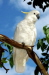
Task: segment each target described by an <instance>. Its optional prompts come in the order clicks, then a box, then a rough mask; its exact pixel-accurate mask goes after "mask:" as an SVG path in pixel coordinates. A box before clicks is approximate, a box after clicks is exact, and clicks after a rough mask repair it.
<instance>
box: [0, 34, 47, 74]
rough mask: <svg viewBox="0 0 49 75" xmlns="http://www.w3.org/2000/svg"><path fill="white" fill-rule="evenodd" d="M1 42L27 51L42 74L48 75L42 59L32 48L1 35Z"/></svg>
mask: <svg viewBox="0 0 49 75" xmlns="http://www.w3.org/2000/svg"><path fill="white" fill-rule="evenodd" d="M0 41H1V42H6V43H8V44H10V45H12V46H14V47H16V48H21V49H25V50H26V51H27V53H28V55H29V57H30V58H31V59H32V60H33V61H34V62H35V63H36V64H37V65H38V66H39V68H40V70H41V72H42V73H43V75H48V73H47V71H46V70H45V68H44V66H43V65H42V63H41V61H40V59H39V58H38V56H37V55H36V53H35V52H34V51H32V47H31V46H28V45H25V44H24V45H23V44H21V43H18V42H16V41H14V40H12V39H9V38H8V37H6V36H5V35H2V34H0Z"/></svg>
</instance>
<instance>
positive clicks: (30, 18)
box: [22, 10, 40, 23]
mask: <svg viewBox="0 0 49 75" xmlns="http://www.w3.org/2000/svg"><path fill="white" fill-rule="evenodd" d="M22 13H25V14H27V15H26V17H25V19H28V21H30V22H33V23H35V22H36V21H37V19H39V18H40V12H39V11H37V10H33V11H30V12H23V11H22Z"/></svg>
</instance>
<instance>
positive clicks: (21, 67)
mask: <svg viewBox="0 0 49 75" xmlns="http://www.w3.org/2000/svg"><path fill="white" fill-rule="evenodd" d="M22 12H23V11H22ZM23 13H25V14H27V15H26V17H25V19H24V20H23V21H21V22H20V23H18V25H17V27H16V30H15V34H14V40H15V41H17V42H18V43H22V42H24V43H25V45H28V46H33V45H34V43H35V40H36V26H35V23H36V21H37V19H39V15H40V13H39V11H37V10H33V11H30V12H23ZM28 57H29V56H28V54H27V51H26V50H24V49H19V48H15V47H14V48H13V62H14V65H15V70H16V72H18V73H22V72H24V71H25V66H26V61H27V59H28Z"/></svg>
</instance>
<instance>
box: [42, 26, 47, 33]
mask: <svg viewBox="0 0 49 75" xmlns="http://www.w3.org/2000/svg"><path fill="white" fill-rule="evenodd" d="M46 29H47V26H44V27H43V31H44V34H46Z"/></svg>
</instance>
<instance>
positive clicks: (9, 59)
mask: <svg viewBox="0 0 49 75" xmlns="http://www.w3.org/2000/svg"><path fill="white" fill-rule="evenodd" d="M4 46H6V48H7V49H8V50H6V49H4V48H3V47H4ZM12 50H13V46H11V45H10V44H8V43H0V68H2V67H3V68H4V69H5V70H6V73H7V72H8V70H9V69H6V68H5V67H4V66H3V65H4V64H6V63H8V62H9V65H10V67H11V68H13V56H12V53H13V51H12ZM5 51H7V54H9V55H8V56H7V55H6V57H4V55H5Z"/></svg>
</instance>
